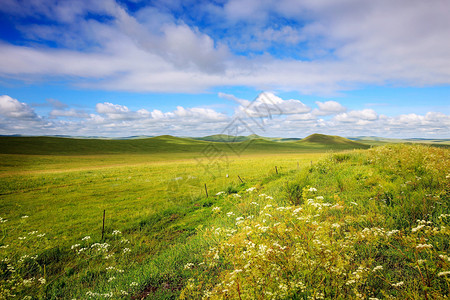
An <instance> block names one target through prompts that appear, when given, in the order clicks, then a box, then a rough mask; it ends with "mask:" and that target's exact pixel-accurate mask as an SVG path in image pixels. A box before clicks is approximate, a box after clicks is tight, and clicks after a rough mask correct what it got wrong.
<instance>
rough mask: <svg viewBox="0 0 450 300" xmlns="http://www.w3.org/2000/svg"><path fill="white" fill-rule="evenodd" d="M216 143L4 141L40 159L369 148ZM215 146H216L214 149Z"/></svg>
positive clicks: (7, 147) (334, 140)
mask: <svg viewBox="0 0 450 300" xmlns="http://www.w3.org/2000/svg"><path fill="white" fill-rule="evenodd" d="M212 137H215V140H214V141H208V140H196V139H191V138H180V137H174V136H170V135H162V136H157V137H152V138H143V139H112V140H107V139H74V138H62V137H0V153H1V154H36V155H88V154H89V155H93V154H124V153H129V154H152V153H200V152H204V151H205V149H206V148H207V147H211V149H210V150H211V151H216V152H217V151H223V152H227V153H237V154H241V153H243V151H246V152H249V153H253V152H255V153H264V152H265V153H268V152H270V153H277V152H280V153H295V152H307V151H325V150H347V149H360V148H368V147H369V146H367V145H363V144H360V143H357V142H353V141H350V140H347V139H344V138H341V137H335V136H326V135H312V136H309V137H307V138H305V139H303V140H301V141H286V142H282V143H280V142H277V141H272V140H268V139H265V138H260V137H259V136H253V138H251V137H250V138H249V137H245V138H246V139H243V137H237V138H240V140H239V139H238V141H235V142H231V141H230V142H224V141H226V140H222V141H221V142H218V141H219V139H220V138H225V137H226V138H232V137H230V136H221V135H216V136H212ZM211 145H213V146H211Z"/></svg>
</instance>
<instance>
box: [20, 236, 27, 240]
mask: <svg viewBox="0 0 450 300" xmlns="http://www.w3.org/2000/svg"><path fill="white" fill-rule="evenodd" d="M26 238H27V237H26V236H19V240H25V239H26Z"/></svg>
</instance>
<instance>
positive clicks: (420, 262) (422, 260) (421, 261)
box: [417, 259, 427, 265]
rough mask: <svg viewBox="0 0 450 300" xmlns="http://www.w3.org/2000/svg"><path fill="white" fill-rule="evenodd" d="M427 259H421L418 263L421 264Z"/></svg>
mask: <svg viewBox="0 0 450 300" xmlns="http://www.w3.org/2000/svg"><path fill="white" fill-rule="evenodd" d="M426 261H427V260H426V259H419V260H417V263H418V264H419V265H421V264H423V263H425V262H426Z"/></svg>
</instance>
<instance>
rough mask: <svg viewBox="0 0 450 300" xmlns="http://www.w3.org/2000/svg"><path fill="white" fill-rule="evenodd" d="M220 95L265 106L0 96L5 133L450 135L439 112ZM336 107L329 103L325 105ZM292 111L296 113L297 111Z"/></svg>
mask: <svg viewBox="0 0 450 300" xmlns="http://www.w3.org/2000/svg"><path fill="white" fill-rule="evenodd" d="M221 96H222V97H225V98H228V99H230V100H236V105H237V106H238V107H239V109H243V108H244V107H245V106H244V105H243V104H245V103H247V102H250V104H252V103H255V104H257V105H256V106H255V107H259V108H261V110H260V111H256V110H251V112H252V113H255V115H252V114H248V113H247V114H246V113H244V112H242V111H241V110H239V109H237V111H236V112H237V114H236V115H234V116H228V115H225V114H222V113H219V112H217V111H215V110H214V109H211V108H204V107H183V106H178V107H177V108H176V109H174V110H172V111H167V112H163V111H161V110H157V109H153V110H151V109H147V108H141V109H138V110H131V109H130V108H128V107H127V106H125V105H122V104H114V103H110V102H102V103H97V105H96V113H91V114H88V113H86V112H85V111H83V110H77V109H75V108H73V107H68V108H67V109H59V110H58V109H53V110H52V111H50V112H49V114H48V116H46V115H41V116H38V115H37V114H36V113H35V112H34V111H33V110H32V109H31V108H30V107H29V106H28V105H27V104H25V103H22V102H20V101H19V100H16V99H13V98H11V97H10V96H7V95H3V96H0V134H26V135H54V134H66V135H76V136H79V135H87V136H92V135H94V136H112V137H114V136H130V135H161V134H172V135H178V136H202V135H210V134H217V133H220V132H224V131H226V130H228V129H230V128H231V129H236V130H241V129H242V128H241V129H239V128H237V127H236V126H235V125H240V126H241V127H245V130H246V131H245V132H243V131H242V134H250V133H257V134H260V135H266V136H280V137H304V136H306V135H308V134H312V133H324V134H334V135H341V136H361V135H364V136H367V135H375V136H381V137H399V138H407V137H430V138H432V137H435V138H450V136H449V132H450V116H449V115H446V114H444V113H440V112H427V113H425V114H401V115H396V116H386V115H382V114H378V113H377V112H376V111H375V110H373V109H363V110H350V111H348V112H344V113H338V114H335V115H334V116H330V117H324V118H320V116H319V115H317V114H316V113H314V111H311V109H310V108H309V107H307V106H306V105H304V104H303V103H301V102H300V101H299V100H294V101H289V100H283V99H282V98H280V97H278V96H276V95H274V94H273V93H267V94H266V95H265V96H262V95H259V96H258V97H257V98H256V99H255V101H254V102H251V101H249V100H245V99H239V98H237V97H235V96H233V95H229V94H228V95H227V94H221ZM290 100H293V99H290ZM245 101H247V102H245ZM325 103H326V102H324V103H322V104H325ZM265 105H268V106H265ZM271 105H277V106H278V107H279V108H280V107H281V108H283V109H288V110H289V111H288V112H290V113H285V111H283V110H278V109H279V108H277V111H278V112H283V114H281V113H280V114H275V113H274V111H271V113H270V114H269V113H268V111H267V110H266V108H267V107H271ZM333 106H334V105H331V104H328V105H325V107H326V108H330V107H333ZM335 107H338V106H335ZM253 108H254V107H253ZM262 108H264V109H265V110H262ZM272 108H273V107H272ZM319 108H320V106H319ZM322 108H323V107H322ZM261 111H265V113H264V114H263V113H261ZM293 111H295V112H296V113H292V112H293ZM252 120H253V121H255V122H252ZM261 120H262V121H261ZM236 122H237V123H239V122H240V123H239V124H236ZM239 132H241V131H239ZM229 133H232V131H230V132H229Z"/></svg>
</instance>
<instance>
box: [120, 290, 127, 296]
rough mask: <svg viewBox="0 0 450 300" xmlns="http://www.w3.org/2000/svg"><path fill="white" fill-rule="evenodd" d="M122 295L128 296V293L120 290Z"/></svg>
mask: <svg viewBox="0 0 450 300" xmlns="http://www.w3.org/2000/svg"><path fill="white" fill-rule="evenodd" d="M120 293H121V294H122V295H125V296H126V295H128V292H126V291H124V290H120Z"/></svg>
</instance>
